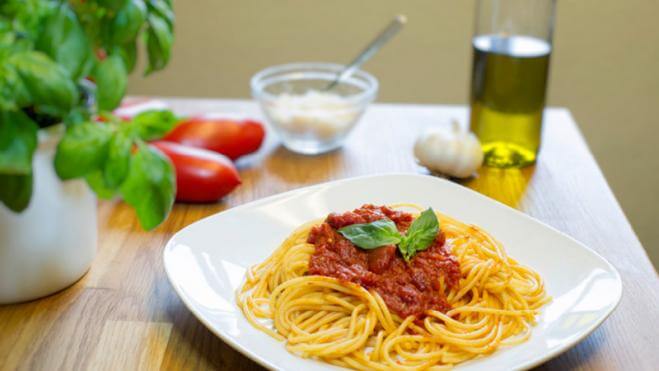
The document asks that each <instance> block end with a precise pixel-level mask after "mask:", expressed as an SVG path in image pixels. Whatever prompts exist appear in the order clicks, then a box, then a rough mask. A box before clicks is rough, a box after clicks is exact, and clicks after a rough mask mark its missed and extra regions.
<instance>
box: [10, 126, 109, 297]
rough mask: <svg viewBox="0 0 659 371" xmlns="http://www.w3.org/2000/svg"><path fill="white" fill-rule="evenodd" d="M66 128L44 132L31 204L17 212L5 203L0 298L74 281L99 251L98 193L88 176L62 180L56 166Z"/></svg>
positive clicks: (32, 294)
mask: <svg viewBox="0 0 659 371" xmlns="http://www.w3.org/2000/svg"><path fill="white" fill-rule="evenodd" d="M62 129H63V128H62V127H61V125H58V126H56V127H52V128H49V129H47V130H46V129H42V130H40V132H39V147H38V149H37V151H36V153H35V154H34V160H33V174H34V181H33V191H32V192H33V193H32V199H31V201H30V205H29V206H28V208H27V209H26V210H24V211H23V212H21V213H15V212H12V211H11V210H9V209H8V208H6V207H5V206H4V205H2V204H0V304H7V303H16V302H21V301H26V300H32V299H36V298H40V297H43V296H46V295H49V294H52V293H54V292H57V291H59V290H61V289H63V288H66V287H68V286H70V285H71V284H73V283H74V282H76V281H77V280H78V279H80V277H82V276H83V275H84V274H85V272H87V270H88V269H89V267H90V265H91V263H92V260H93V258H94V255H95V254H96V238H97V224H96V197H95V195H94V194H93V193H92V191H91V190H90V189H89V188H88V186H87V184H86V183H85V182H84V181H81V180H71V181H66V182H62V181H61V180H60V179H59V178H58V177H57V175H56V174H55V169H54V167H53V156H54V154H55V147H56V146H57V142H58V139H59V138H60V137H61V133H62Z"/></svg>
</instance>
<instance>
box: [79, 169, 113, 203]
mask: <svg viewBox="0 0 659 371" xmlns="http://www.w3.org/2000/svg"><path fill="white" fill-rule="evenodd" d="M85 180H86V181H87V184H88V185H89V188H91V189H92V190H93V191H94V193H96V195H97V196H98V197H99V198H102V199H104V200H110V199H112V198H113V197H114V196H115V195H116V194H117V189H116V188H111V187H108V186H107V185H106V184H105V177H104V176H103V173H102V172H101V171H99V170H96V171H94V172H92V173H90V174H88V175H87V176H85Z"/></svg>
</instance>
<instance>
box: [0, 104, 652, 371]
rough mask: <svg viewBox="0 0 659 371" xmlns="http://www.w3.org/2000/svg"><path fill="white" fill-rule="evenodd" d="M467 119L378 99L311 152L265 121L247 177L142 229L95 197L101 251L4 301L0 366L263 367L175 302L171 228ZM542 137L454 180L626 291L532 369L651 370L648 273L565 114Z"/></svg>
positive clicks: (330, 175) (409, 159) (365, 166)
mask: <svg viewBox="0 0 659 371" xmlns="http://www.w3.org/2000/svg"><path fill="white" fill-rule="evenodd" d="M167 101H168V103H170V104H171V106H172V107H173V108H174V109H175V110H177V111H178V112H179V113H181V114H194V113H201V112H235V113H244V114H247V115H250V116H256V117H261V114H260V112H259V111H258V109H257V107H256V106H255V105H254V104H253V103H251V102H246V101H231V100H191V99H189V100H188V99H168V100H167ZM465 118H466V109H465V108H464V107H458V106H453V107H451V106H418V105H389V104H386V105H385V104H379V105H373V106H372V107H371V108H370V109H369V111H368V112H367V114H366V115H365V116H364V117H363V119H362V121H361V123H360V124H359V126H358V127H357V128H356V129H355V131H354V133H353V134H352V135H351V136H350V138H349V140H348V142H347V143H346V145H345V147H344V148H343V149H341V150H338V151H335V152H332V153H329V154H325V155H320V156H314V157H305V156H300V155H296V154H293V153H291V152H289V151H287V150H286V149H284V148H283V147H281V146H279V145H278V143H277V141H276V139H275V136H274V135H273V133H272V132H269V135H268V140H267V142H266V145H265V146H264V148H262V150H261V151H260V152H259V153H258V154H257V155H254V156H251V157H249V158H244V159H242V160H240V161H239V163H238V165H239V169H240V172H241V176H242V178H243V184H242V186H241V187H240V188H239V189H238V190H237V191H236V192H234V193H233V194H231V195H230V196H229V197H227V198H226V199H225V200H224V201H222V202H220V203H216V204H210V205H188V204H177V205H175V206H174V210H173V212H172V214H171V215H170V217H169V219H168V220H167V221H166V222H165V223H163V224H162V225H161V226H160V227H158V228H157V229H156V230H155V231H151V232H144V231H142V230H141V229H140V228H139V225H138V224H137V221H136V219H135V215H134V214H133V212H132V210H131V209H130V208H128V207H127V206H126V205H125V204H123V203H121V202H119V201H112V202H100V203H99V228H100V233H99V244H98V255H97V257H96V259H95V261H94V263H93V265H92V267H91V270H90V271H89V272H88V273H87V275H85V276H84V277H83V278H82V279H81V280H80V281H78V282H77V283H76V284H74V285H73V286H72V287H70V288H69V289H66V290H63V291H61V292H59V293H57V294H55V295H52V296H50V297H47V298H44V299H41V300H36V301H32V302H28V303H23V304H15V305H6V306H0V369H3V370H13V369H33V370H77V369H92V370H106V369H107V370H131V369H145V370H150V369H195V370H202V369H225V370H239V369H240V370H250V369H260V366H258V365H257V364H255V363H253V362H252V361H250V360H248V359H247V358H245V357H244V356H242V355H241V354H239V353H238V352H236V351H234V350H233V349H232V348H230V347H229V346H227V345H226V344H224V343H223V342H222V341H221V340H220V339H218V338H217V337H215V336H214V335H213V334H211V332H210V331H208V330H207V329H206V328H205V327H204V326H203V325H202V324H201V323H200V322H199V321H198V320H197V319H196V318H195V317H194V316H193V315H192V314H191V313H190V312H189V311H188V310H187V309H186V308H185V306H184V305H183V303H182V302H181V301H180V300H179V299H178V297H177V296H176V294H175V293H174V291H173V289H172V288H171V287H170V285H169V282H168V281H167V278H166V276H165V272H164V270H163V265H162V257H161V254H162V249H163V246H164V244H165V243H166V241H167V239H168V238H169V237H170V236H171V235H172V234H173V233H174V232H176V231H178V230H180V229H181V228H183V227H185V226H186V225H188V224H190V223H193V222H194V221H196V220H198V219H200V218H202V217H204V216H207V215H210V214H213V213H216V212H218V211H222V210H225V209H227V208H230V207H232V206H235V205H239V204H243V203H245V202H248V201H251V200H255V199H259V198H262V197H265V196H268V195H272V194H276V193H279V192H283V191H286V190H290V189H294V188H298V187H303V186H306V185H311V184H316V183H319V182H325V181H329V180H334V179H340V178H346V177H351V176H356V175H365V174H378V173H387V172H409V173H425V170H424V169H423V168H421V167H419V166H418V165H417V164H416V163H415V161H414V158H413V156H412V145H413V142H414V139H415V138H416V136H417V135H418V134H419V133H420V132H421V131H422V130H424V129H425V128H429V127H433V126H436V125H447V124H449V122H450V120H452V119H457V120H459V121H460V122H462V123H464V122H465ZM543 135H544V136H543V148H542V151H541V153H540V157H539V161H538V164H537V165H536V166H533V167H529V168H526V169H523V170H497V169H482V170H481V171H480V173H479V174H478V177H476V178H474V179H471V180H468V181H464V182H462V184H464V185H465V186H467V187H470V188H473V189H475V190H477V191H478V192H481V193H483V194H485V195H487V196H489V197H492V198H494V199H497V200H499V201H502V202H504V203H506V204H508V205H511V206H513V207H515V208H518V209H521V210H523V211H524V212H525V213H527V214H529V215H531V216H533V217H535V218H538V219H540V220H541V221H543V222H545V223H547V224H549V225H552V226H554V227H556V228H557V229H559V230H561V231H563V232H565V233H567V234H569V235H571V236H573V237H574V238H576V239H578V240H580V241H582V242H583V243H585V244H586V245H588V246H590V247H591V248H593V249H594V250H596V251H597V252H599V253H600V254H601V255H603V256H604V257H605V258H606V259H607V260H609V261H610V262H611V263H613V265H615V266H616V268H617V269H618V270H619V271H620V273H621V275H622V278H623V297H622V302H621V303H620V305H619V306H618V308H617V309H616V310H615V312H614V313H613V314H612V315H611V317H610V318H609V319H607V320H606V321H605V322H604V324H603V325H602V326H601V327H600V328H599V329H597V330H596V331H595V332H594V333H593V334H591V335H590V336H588V337H587V338H586V339H584V340H583V341H582V342H581V343H579V344H578V345H577V346H576V347H574V348H573V349H571V350H569V351H567V352H566V353H564V354H563V355H561V356H559V357H557V358H555V359H554V360H551V361H549V362H547V363H546V364H544V365H542V366H541V367H540V369H551V370H565V369H584V370H652V369H657V367H658V366H657V365H659V341H658V340H657V331H658V330H659V314H658V313H659V279H658V278H657V273H656V272H655V271H654V269H653V268H652V266H651V264H650V262H649V261H648V258H647V255H646V253H645V251H644V250H643V247H642V246H641V244H640V243H639V241H638V239H637V237H636V235H635V234H634V232H633V230H632V228H631V226H630V225H629V223H628V221H627V219H626V218H625V216H624V214H623V212H622V210H621V209H620V206H619V205H618V202H617V201H616V199H615V197H614V196H613V194H612V193H611V190H610V189H609V186H608V185H607V183H606V180H605V179H604V177H603V175H602V173H601V171H600V170H599V168H598V166H597V164H596V162H595V160H594V159H593V157H592V155H591V153H590V152H589V150H588V148H587V146H586V144H585V142H584V140H583V138H582V136H581V134H580V133H579V130H578V128H577V126H576V124H575V123H574V121H573V120H572V118H571V117H570V114H569V113H568V111H566V110H564V109H550V110H548V111H547V115H546V119H545V129H544V134H543ZM639 181H642V175H640V177H639ZM648 207H656V205H648ZM71 227H72V228H74V227H75V226H71ZM565 258H566V259H569V257H567V256H566V257H565Z"/></svg>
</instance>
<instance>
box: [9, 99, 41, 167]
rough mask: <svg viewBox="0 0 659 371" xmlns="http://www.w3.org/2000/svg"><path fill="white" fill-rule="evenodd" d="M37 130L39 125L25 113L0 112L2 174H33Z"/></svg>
mask: <svg viewBox="0 0 659 371" xmlns="http://www.w3.org/2000/svg"><path fill="white" fill-rule="evenodd" d="M37 129H38V127H37V124H35V123H34V122H33V121H32V120H30V118H29V117H27V115H25V114H24V113H23V112H20V111H11V112H0V173H5V174H13V175H28V174H31V173H32V155H33V154H34V150H35V149H36V148H37Z"/></svg>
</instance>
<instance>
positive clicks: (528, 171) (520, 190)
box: [460, 166, 535, 208]
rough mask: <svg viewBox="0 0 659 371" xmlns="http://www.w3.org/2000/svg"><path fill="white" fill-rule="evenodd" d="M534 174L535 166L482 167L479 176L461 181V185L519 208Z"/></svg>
mask: <svg viewBox="0 0 659 371" xmlns="http://www.w3.org/2000/svg"><path fill="white" fill-rule="evenodd" d="M534 172H535V166H529V167H525V168H523V169H514V168H511V169H498V168H491V167H482V168H481V169H480V170H479V171H478V175H477V176H475V177H473V178H471V179H467V180H463V181H460V183H461V184H463V185H464V186H467V187H469V188H471V189H473V190H475V191H476V192H479V193H482V194H484V195H486V196H488V197H491V198H493V199H495V200H497V201H499V202H502V203H504V204H506V205H508V206H510V207H514V208H517V207H518V206H519V204H520V202H521V201H522V199H523V198H524V195H525V193H526V188H527V186H528V184H529V182H530V180H531V178H532V177H533V173H534Z"/></svg>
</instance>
